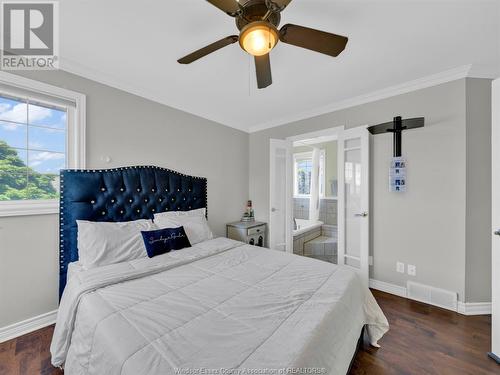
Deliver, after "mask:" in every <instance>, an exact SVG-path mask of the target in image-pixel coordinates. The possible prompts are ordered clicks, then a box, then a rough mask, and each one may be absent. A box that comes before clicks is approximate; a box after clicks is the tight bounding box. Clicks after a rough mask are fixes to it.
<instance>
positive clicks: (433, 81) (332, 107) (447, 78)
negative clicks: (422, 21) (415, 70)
mask: <svg viewBox="0 0 500 375" xmlns="http://www.w3.org/2000/svg"><path fill="white" fill-rule="evenodd" d="M471 68H472V65H464V66H460V67H458V68H454V69H450V70H446V71H444V72H441V73H437V74H432V75H430V76H426V77H422V78H418V79H415V80H413V81H408V82H405V83H401V84H398V85H395V86H391V87H387V88H385V89H382V90H377V91H373V92H371V93H368V94H364V95H359V96H356V97H353V98H350V99H346V100H342V101H339V102H336V103H331V104H328V105H326V106H322V107H317V108H313V109H310V110H307V111H304V112H301V113H298V114H294V115H291V116H287V117H282V118H280V119H276V120H271V121H269V122H265V123H262V124H258V125H254V126H252V127H250V129H249V133H255V132H258V131H262V130H265V129H269V128H274V127H276V126H280V125H284V124H289V123H292V122H295V121H300V120H305V119H308V118H312V117H316V116H320V115H324V114H326V113H331V112H335V111H339V110H342V109H346V108H351V107H355V106H358V105H362V104H366V103H372V102H375V101H378V100H382V99H387V98H390V97H393V96H397V95H401V94H407V93H409V92H412V91H417V90H421V89H425V88H428V87H432V86H437V85H441V84H443V83H447V82H451V81H456V80H458V79H462V78H466V77H468V76H469V73H470V71H471Z"/></svg>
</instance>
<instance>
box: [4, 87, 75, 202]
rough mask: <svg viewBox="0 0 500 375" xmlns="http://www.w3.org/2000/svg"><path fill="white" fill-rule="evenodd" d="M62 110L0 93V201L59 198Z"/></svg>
mask: <svg viewBox="0 0 500 375" xmlns="http://www.w3.org/2000/svg"><path fill="white" fill-rule="evenodd" d="M66 124H67V116H66V110H65V109H61V108H59V107H53V106H50V105H45V104H40V103H38V102H34V101H32V100H31V99H18V98H13V97H7V96H3V95H0V201H16V200H48V199H57V198H58V197H59V170H60V169H62V168H65V167H66V128H67V126H66Z"/></svg>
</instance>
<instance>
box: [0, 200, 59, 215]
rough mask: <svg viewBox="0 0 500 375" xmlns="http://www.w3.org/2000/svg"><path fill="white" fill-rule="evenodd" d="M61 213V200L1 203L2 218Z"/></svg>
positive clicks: (0, 212) (0, 213)
mask: <svg viewBox="0 0 500 375" xmlns="http://www.w3.org/2000/svg"><path fill="white" fill-rule="evenodd" d="M58 212H59V200H58V199H54V200H26V201H3V202H0V217H5V216H26V215H49V214H57V213H58Z"/></svg>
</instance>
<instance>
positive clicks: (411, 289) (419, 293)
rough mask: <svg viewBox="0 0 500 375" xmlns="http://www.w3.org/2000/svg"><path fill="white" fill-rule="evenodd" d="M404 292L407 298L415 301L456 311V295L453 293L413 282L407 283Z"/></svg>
mask: <svg viewBox="0 0 500 375" xmlns="http://www.w3.org/2000/svg"><path fill="white" fill-rule="evenodd" d="M406 292H407V296H408V298H411V299H414V300H416V301H420V302H424V303H428V304H430V305H434V306H439V307H442V308H444V309H448V310H452V311H457V304H458V295H457V293H455V292H450V291H449V290H444V289H439V288H434V287H432V286H429V285H424V284H419V283H415V282H413V281H408V282H407V284H406Z"/></svg>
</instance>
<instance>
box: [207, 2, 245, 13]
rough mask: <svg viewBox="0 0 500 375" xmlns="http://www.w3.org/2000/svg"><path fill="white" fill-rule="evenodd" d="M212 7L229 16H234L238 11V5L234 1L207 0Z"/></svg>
mask: <svg viewBox="0 0 500 375" xmlns="http://www.w3.org/2000/svg"><path fill="white" fill-rule="evenodd" d="M207 1H208V2H209V3H210V4H212V5H213V6H215V7H217V8H219V9H220V10H222V11H223V12H225V13H227V14H229V15H230V16H235V15H236V14H238V12H239V11H240V5H239V4H238V2H237V1H236V0H207Z"/></svg>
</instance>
